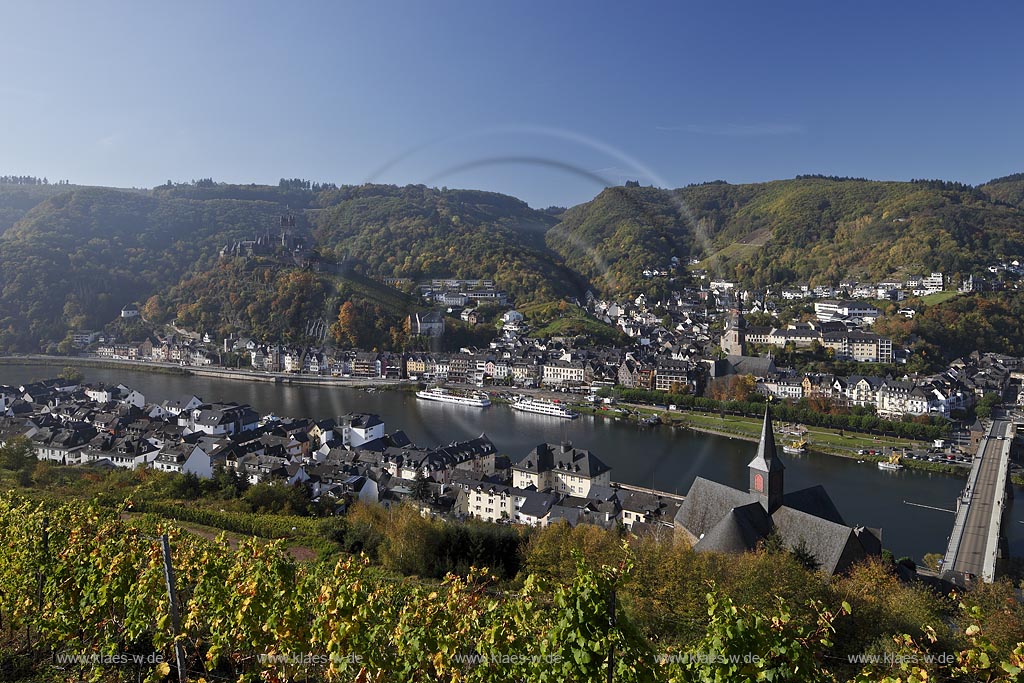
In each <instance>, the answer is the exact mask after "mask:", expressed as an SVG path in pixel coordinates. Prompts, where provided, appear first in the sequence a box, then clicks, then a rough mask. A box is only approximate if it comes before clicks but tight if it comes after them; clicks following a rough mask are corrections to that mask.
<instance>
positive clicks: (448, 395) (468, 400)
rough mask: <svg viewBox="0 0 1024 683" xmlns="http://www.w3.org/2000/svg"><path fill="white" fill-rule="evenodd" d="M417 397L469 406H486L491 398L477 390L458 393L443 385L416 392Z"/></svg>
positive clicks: (489, 403)
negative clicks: (469, 392)
mask: <svg viewBox="0 0 1024 683" xmlns="http://www.w3.org/2000/svg"><path fill="white" fill-rule="evenodd" d="M416 397H417V398H422V399H424V400H426V401H440V402H441V403H455V404H457V405H460V406H469V407H471V408H486V407H487V406H489V405H491V399H489V398H487V394H481V393H479V392H473V393H471V394H459V393H455V392H452V391H449V390H448V389H445V388H443V387H434V388H433V389H424V390H423V391H417V392H416Z"/></svg>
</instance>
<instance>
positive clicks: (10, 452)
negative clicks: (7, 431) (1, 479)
mask: <svg viewBox="0 0 1024 683" xmlns="http://www.w3.org/2000/svg"><path fill="white" fill-rule="evenodd" d="M35 461H36V450H35V448H33V447H32V442H31V441H29V440H28V438H26V437H24V436H17V437H14V438H13V439H11V440H10V441H8V442H7V443H5V444H4V445H3V446H0V467H3V468H4V469H6V470H15V471H27V470H28V469H29V467H31V465H32V464H33V463H34V462H35Z"/></svg>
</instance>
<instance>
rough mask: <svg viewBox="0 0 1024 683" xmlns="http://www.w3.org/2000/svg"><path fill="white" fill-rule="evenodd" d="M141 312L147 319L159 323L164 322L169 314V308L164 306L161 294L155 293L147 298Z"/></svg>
mask: <svg viewBox="0 0 1024 683" xmlns="http://www.w3.org/2000/svg"><path fill="white" fill-rule="evenodd" d="M141 313H142V317H143V318H145V319H146V321H148V322H151V323H158V322H162V321H163V319H164V318H165V317H166V316H167V309H166V308H165V307H164V302H163V299H162V298H160V295H159V294H154V295H153V296H151V297H149V298H148V299H146V303H144V304H143V305H142V311H141Z"/></svg>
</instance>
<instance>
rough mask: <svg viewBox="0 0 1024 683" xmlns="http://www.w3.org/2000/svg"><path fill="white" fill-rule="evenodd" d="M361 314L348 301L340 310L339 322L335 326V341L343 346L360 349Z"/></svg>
mask: <svg viewBox="0 0 1024 683" xmlns="http://www.w3.org/2000/svg"><path fill="white" fill-rule="evenodd" d="M359 327H360V323H359V312H358V311H357V310H356V307H355V306H354V305H353V304H352V302H351V301H346V302H345V303H343V304H342V305H341V309H339V310H338V321H337V322H336V323H335V325H334V330H333V332H334V339H335V341H337V342H338V344H340V345H342V346H349V347H358V346H359V342H360V341H361V335H360V330H359Z"/></svg>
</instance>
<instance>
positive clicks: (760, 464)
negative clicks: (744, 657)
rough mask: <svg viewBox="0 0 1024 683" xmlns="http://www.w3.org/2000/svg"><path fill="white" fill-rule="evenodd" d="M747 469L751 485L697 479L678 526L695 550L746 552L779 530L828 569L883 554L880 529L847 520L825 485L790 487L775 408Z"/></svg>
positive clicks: (785, 540) (768, 412)
mask: <svg viewBox="0 0 1024 683" xmlns="http://www.w3.org/2000/svg"><path fill="white" fill-rule="evenodd" d="M747 469H748V477H749V486H748V490H746V491H742V490H739V489H734V488H732V487H730V486H726V485H724V484H719V483H718V482H715V481H711V480H709V479H704V478H702V477H698V478H697V479H696V480H695V481H694V482H693V486H692V487H691V488H690V492H689V494H688V495H687V496H686V500H685V501H684V502H683V504H682V505H681V506H680V508H679V511H678V513H676V516H675V526H676V529H680V530H682V532H683V533H684V534H685V535H686V536H687V537H688V538H689V540H690V542H691V543H693V549H694V550H696V551H698V552H699V551H713V552H721V553H742V552H747V551H751V550H755V549H756V548H757V547H758V544H759V543H761V542H762V541H764V540H765V539H766V538H767V537H768V536H769V535H770V534H772V533H773V532H774V533H775V534H776V535H777V536H778V538H779V540H780V541H781V542H782V545H783V546H784V547H785V548H787V549H790V550H791V549H793V548H797V547H801V548H803V549H805V550H806V551H808V552H810V553H811V554H812V555H813V556H814V558H815V560H816V561H817V563H818V566H819V568H820V569H821V571H824V572H827V573H828V574H836V573H842V572H844V571H846V570H847V569H849V568H850V567H851V566H852V565H853V564H855V563H857V562H858V561H860V560H862V559H864V558H866V557H869V556H872V555H876V556H877V555H880V554H881V552H882V532H881V530H880V529H869V528H866V527H863V526H852V527H851V526H848V525H847V524H846V522H845V521H844V520H843V518H842V516H841V515H840V514H839V510H837V509H836V506H835V504H833V502H832V499H831V498H829V495H828V493H827V492H826V491H825V489H824V488H823V487H822V486H820V485H818V486H811V487H809V488H805V489H800V490H798V491H791V492H788V493H787V492H786V486H785V471H786V466H785V464H784V463H783V461H782V458H780V457H779V452H778V450H777V449H776V447H775V434H774V432H773V431H772V417H771V409H770V408H766V409H765V413H764V424H763V425H762V427H761V440H760V443H759V444H758V447H757V453H756V455H755V456H754V459H753V460H751V461H750V464H749V465H748V466H747Z"/></svg>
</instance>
